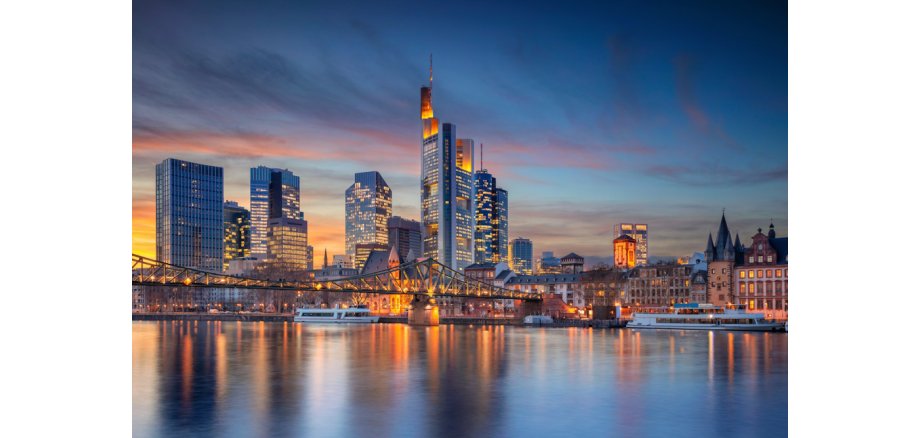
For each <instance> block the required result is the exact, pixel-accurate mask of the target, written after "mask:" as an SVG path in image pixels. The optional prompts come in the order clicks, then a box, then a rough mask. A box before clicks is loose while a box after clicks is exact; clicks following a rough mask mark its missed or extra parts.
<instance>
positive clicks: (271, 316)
mask: <svg viewBox="0 0 920 438" xmlns="http://www.w3.org/2000/svg"><path fill="white" fill-rule="evenodd" d="M131 320H132V321H251V322H259V321H262V322H294V315H292V314H279V313H194V312H156V313H132V314H131ZM379 322H380V323H381V324H407V323H408V320H407V317H405V316H381V317H380V321H379ZM625 324H626V321H622V320H620V321H617V320H588V319H563V320H558V321H554V322H553V323H551V324H543V325H539V326H537V327H583V328H620V327H623V326H625ZM441 325H513V326H521V325H523V323H522V322H521V320H519V319H517V318H470V317H451V316H445V317H442V318H441Z"/></svg>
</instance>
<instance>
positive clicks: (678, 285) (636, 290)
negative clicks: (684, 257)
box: [625, 264, 693, 307]
mask: <svg viewBox="0 0 920 438" xmlns="http://www.w3.org/2000/svg"><path fill="white" fill-rule="evenodd" d="M692 275H693V267H692V266H690V265H678V264H662V265H652V266H638V267H636V268H634V269H632V270H630V271H629V284H628V286H627V287H626V300H625V301H626V302H627V303H628V304H629V305H630V306H638V307H643V306H649V307H658V306H672V305H674V304H684V303H690V302H692V296H691V289H692V286H691V280H692V278H691V277H692Z"/></svg>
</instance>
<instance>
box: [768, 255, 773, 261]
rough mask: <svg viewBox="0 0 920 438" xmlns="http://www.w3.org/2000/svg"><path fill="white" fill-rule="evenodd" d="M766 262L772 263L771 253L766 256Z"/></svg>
mask: <svg viewBox="0 0 920 438" xmlns="http://www.w3.org/2000/svg"><path fill="white" fill-rule="evenodd" d="M767 263H773V256H771V255H768V256H767Z"/></svg>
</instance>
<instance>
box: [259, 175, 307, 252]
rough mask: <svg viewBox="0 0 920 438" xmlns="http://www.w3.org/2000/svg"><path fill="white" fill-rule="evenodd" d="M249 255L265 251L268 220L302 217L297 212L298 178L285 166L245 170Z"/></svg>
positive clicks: (298, 208) (266, 248)
mask: <svg viewBox="0 0 920 438" xmlns="http://www.w3.org/2000/svg"><path fill="white" fill-rule="evenodd" d="M249 209H250V213H251V222H252V234H251V241H252V244H251V250H252V255H253V256H255V257H258V258H265V257H266V255H267V254H268V221H269V219H275V218H280V217H285V218H288V219H303V213H302V212H301V211H300V177H299V176H297V175H294V173H293V172H291V171H289V170H287V169H273V168H270V167H265V166H259V167H253V168H252V169H250V170H249Z"/></svg>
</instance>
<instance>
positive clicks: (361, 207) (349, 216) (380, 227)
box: [345, 172, 393, 269]
mask: <svg viewBox="0 0 920 438" xmlns="http://www.w3.org/2000/svg"><path fill="white" fill-rule="evenodd" d="M392 215H393V193H392V192H391V191H390V186H389V185H387V182H386V181H384V179H383V177H382V176H381V175H380V173H378V172H361V173H356V174H355V182H354V184H352V185H351V186H350V187H348V190H345V253H346V255H348V256H350V257H351V258H352V260H354V261H355V266H363V265H364V260H363V259H360V258H359V257H358V256H357V255H358V254H357V252H356V249H355V247H356V245H358V244H378V245H381V246H382V247H383V248H384V249H386V248H387V242H388V240H389V230H388V221H389V219H390V216H392ZM366 256H367V254H364V257H366ZM359 269H360V268H359Z"/></svg>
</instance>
